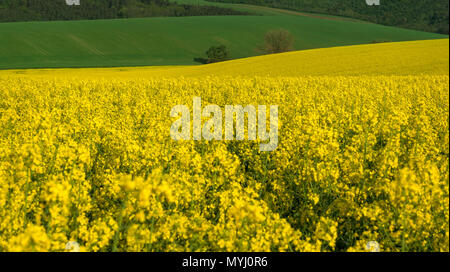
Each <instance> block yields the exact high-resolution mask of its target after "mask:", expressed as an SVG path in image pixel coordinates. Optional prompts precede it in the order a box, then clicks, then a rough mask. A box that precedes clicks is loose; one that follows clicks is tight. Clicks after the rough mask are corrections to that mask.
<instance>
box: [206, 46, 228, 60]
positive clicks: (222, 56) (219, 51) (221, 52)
mask: <svg viewBox="0 0 450 272" xmlns="http://www.w3.org/2000/svg"><path fill="white" fill-rule="evenodd" d="M206 56H208V58H207V60H206V63H214V62H221V61H225V60H228V59H229V56H230V53H229V51H228V49H227V47H226V46H225V45H219V46H211V47H210V48H209V49H208V51H206Z"/></svg>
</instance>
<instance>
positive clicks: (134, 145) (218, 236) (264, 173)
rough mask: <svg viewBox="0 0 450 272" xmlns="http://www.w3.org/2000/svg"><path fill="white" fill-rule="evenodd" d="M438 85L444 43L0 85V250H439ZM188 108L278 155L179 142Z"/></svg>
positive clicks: (3, 77)
mask: <svg viewBox="0 0 450 272" xmlns="http://www.w3.org/2000/svg"><path fill="white" fill-rule="evenodd" d="M448 80H449V75H448V40H437V41H423V42H409V43H390V44H377V45H365V46H352V47H342V48H330V49H321V50H310V51H304V52H292V53H286V54H280V55H271V56H263V57H256V58H250V59H246V60H236V61H230V62H226V63H220V64H214V65H207V66H198V67H178V68H173V67H161V68H108V69H106V68H105V69H78V70H75V69H73V70H71V69H62V70H48V69H47V70H24V71H17V70H16V71H1V72H0V251H65V250H70V249H66V244H67V243H68V242H69V241H72V242H76V243H78V244H79V245H80V250H81V251H370V250H371V248H370V246H368V245H374V244H376V245H379V247H380V250H381V251H449V116H448V115H449V83H448ZM195 96H198V97H201V99H202V103H203V104H204V105H208V104H216V105H219V106H220V107H222V108H223V107H224V106H225V105H278V106H279V144H278V148H277V149H276V150H275V151H273V152H261V151H260V150H259V145H258V143H257V142H254V141H205V140H202V141H174V140H172V139H171V137H170V127H171V124H172V122H173V121H174V120H175V118H171V117H170V111H171V108H172V107H173V106H175V105H179V104H181V105H187V106H188V107H189V108H192V99H193V97H195ZM372 241H373V242H376V243H371V242H372Z"/></svg>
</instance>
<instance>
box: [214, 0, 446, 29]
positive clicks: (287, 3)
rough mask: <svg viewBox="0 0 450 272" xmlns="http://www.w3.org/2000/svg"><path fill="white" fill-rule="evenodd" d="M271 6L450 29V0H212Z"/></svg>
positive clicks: (389, 22) (371, 20)
mask: <svg viewBox="0 0 450 272" xmlns="http://www.w3.org/2000/svg"><path fill="white" fill-rule="evenodd" d="M208 1H211V2H227V3H241V4H252V5H261V6H269V7H274V8H283V9H290V10H296V11H304V12H313V13H322V14H330V15H338V16H344V17H349V18H355V19H360V20H365V21H369V22H374V23H378V24H383V25H389V26H397V27H402V28H409V29H416V30H422V31H428V32H436V33H442V34H448V33H449V1H448V0H381V1H380V2H381V4H380V5H379V6H368V5H367V4H366V1H365V0H208Z"/></svg>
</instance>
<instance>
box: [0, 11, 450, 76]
mask: <svg viewBox="0 0 450 272" xmlns="http://www.w3.org/2000/svg"><path fill="white" fill-rule="evenodd" d="M277 28H284V29H288V30H289V31H291V32H292V34H293V35H294V36H295V49H296V50H303V49H313V48H323V47H333V46H344V45H355V44H366V43H371V42H372V41H374V40H390V41H408V40H425V39H436V38H447V36H445V35H439V34H433V33H426V32H419V31H412V30H405V29H400V28H394V27H386V26H381V25H376V24H371V23H360V22H351V21H345V20H333V19H323V18H315V17H307V16H296V15H282V16H206V17H203V16H202V17H164V18H162V17H160V18H142V19H116V20H91V21H54V22H19V23H1V24H0V69H11V68H44V67H46V68H49V67H106V66H140V65H187V64H195V62H194V61H193V58H195V57H203V56H204V54H205V53H204V52H205V51H206V50H207V49H208V48H209V47H210V46H211V45H216V44H224V45H226V46H227V47H228V48H229V49H230V52H231V57H232V58H242V57H249V56H255V55H257V54H258V53H257V51H256V50H255V49H256V48H257V47H258V46H259V45H260V44H261V43H262V40H263V36H264V34H265V33H266V32H267V31H268V30H270V29H277Z"/></svg>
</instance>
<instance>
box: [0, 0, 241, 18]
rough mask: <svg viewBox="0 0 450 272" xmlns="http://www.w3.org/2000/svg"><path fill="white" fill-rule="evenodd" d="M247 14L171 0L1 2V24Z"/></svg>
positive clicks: (23, 0)
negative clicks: (79, 3) (75, 3)
mask: <svg viewBox="0 0 450 272" xmlns="http://www.w3.org/2000/svg"><path fill="white" fill-rule="evenodd" d="M245 14H246V13H243V12H238V11H235V10H233V9H227V8H219V7H214V6H196V5H180V4H177V3H175V2H173V1H168V0H109V1H105V0H81V5H79V6H68V5H67V4H66V1H65V0H0V22H18V21H54V20H82V19H88V20H93V19H116V18H138V17H157V16H158V17H161V16H203V15H245Z"/></svg>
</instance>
